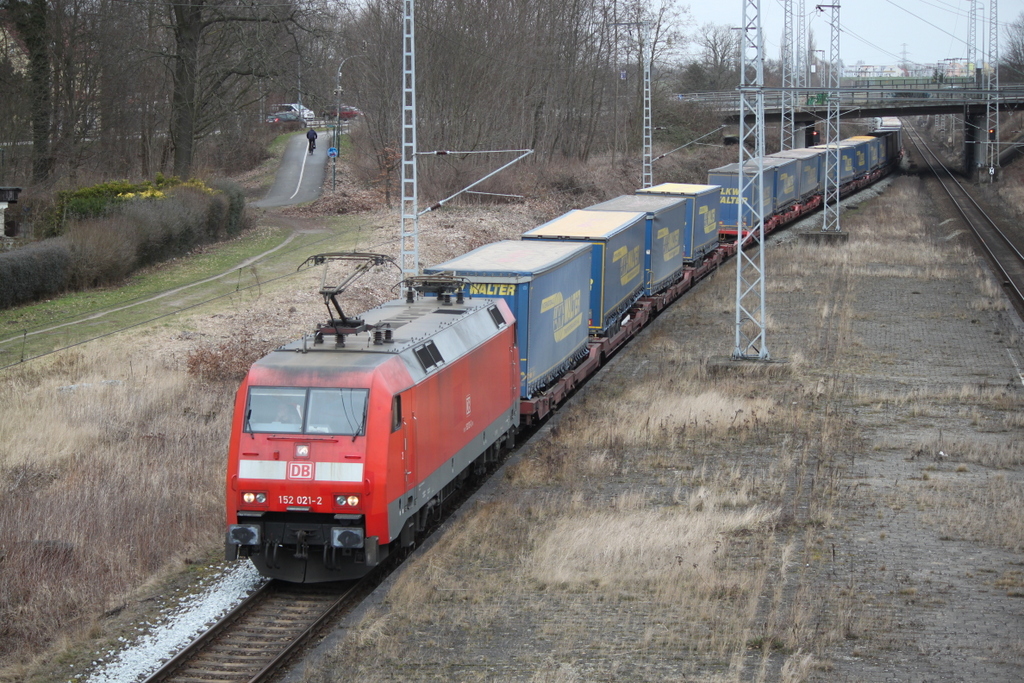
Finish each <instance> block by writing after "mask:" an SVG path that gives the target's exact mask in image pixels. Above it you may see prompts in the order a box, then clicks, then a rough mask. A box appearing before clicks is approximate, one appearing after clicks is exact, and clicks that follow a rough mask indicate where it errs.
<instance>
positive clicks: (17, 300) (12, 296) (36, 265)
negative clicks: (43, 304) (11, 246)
mask: <svg viewBox="0 0 1024 683" xmlns="http://www.w3.org/2000/svg"><path fill="white" fill-rule="evenodd" d="M71 264H72V259H71V252H70V250H69V249H68V245H67V243H66V242H65V241H64V240H60V239H54V240H47V241H45V242H39V243H36V244H30V245H28V246H27V247H24V248H22V249H17V250H15V251H9V252H5V253H2V254H0V307H2V308H10V307H11V306H17V305H18V304H21V303H24V302H26V301H33V300H35V299H42V298H44V297H47V296H53V295H54V294H58V293H60V292H61V291H63V290H64V288H65V287H66V286H67V283H68V281H69V280H70V279H71Z"/></svg>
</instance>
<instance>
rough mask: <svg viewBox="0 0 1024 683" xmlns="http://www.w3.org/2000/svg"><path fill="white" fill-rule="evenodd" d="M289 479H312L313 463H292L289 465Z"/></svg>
mask: <svg viewBox="0 0 1024 683" xmlns="http://www.w3.org/2000/svg"><path fill="white" fill-rule="evenodd" d="M288 478H289V479H312V478H313V463H311V462H290V463H288Z"/></svg>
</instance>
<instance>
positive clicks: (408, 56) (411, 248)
mask: <svg viewBox="0 0 1024 683" xmlns="http://www.w3.org/2000/svg"><path fill="white" fill-rule="evenodd" d="M403 4H404V6H405V12H404V16H403V17H402V27H403V28H402V228H401V229H402V232H401V239H402V259H401V264H400V265H401V266H402V276H403V277H409V276H410V275H416V274H418V273H419V270H420V230H419V223H420V217H419V210H418V209H419V204H418V199H417V197H418V196H419V192H418V188H417V186H416V184H417V178H416V175H417V174H416V29H415V22H414V21H413V15H414V9H415V7H414V5H415V2H414V0H403Z"/></svg>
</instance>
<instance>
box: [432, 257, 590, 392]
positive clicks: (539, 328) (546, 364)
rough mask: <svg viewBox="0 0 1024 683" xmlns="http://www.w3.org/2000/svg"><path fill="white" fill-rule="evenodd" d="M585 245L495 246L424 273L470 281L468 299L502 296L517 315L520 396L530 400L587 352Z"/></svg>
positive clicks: (587, 278)
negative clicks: (469, 297) (450, 274)
mask: <svg viewBox="0 0 1024 683" xmlns="http://www.w3.org/2000/svg"><path fill="white" fill-rule="evenodd" d="M590 254H591V247H590V245H589V244H577V243H571V242H563V243H551V242H547V241H544V242H541V241H536V240H534V241H521V242H514V241H505V242H493V243H491V244H487V245H484V246H482V247H480V248H479V249H474V250H473V251H471V252H469V253H468V254H463V255H462V256H458V257H456V258H453V259H452V260H450V261H446V262H445V263H442V264H440V265H436V266H432V267H430V268H424V269H423V272H424V273H426V274H428V275H435V274H438V273H454V274H455V275H457V276H459V277H463V278H466V279H467V280H469V282H470V285H469V295H470V296H485V297H491V298H497V297H501V298H503V299H505V301H507V302H508V306H509V308H510V309H512V313H513V314H514V315H515V316H516V340H517V342H518V344H519V359H520V360H519V378H520V392H521V395H522V397H523V398H530V397H532V396H533V395H534V394H536V393H537V391H538V390H540V389H542V388H544V387H545V386H546V385H547V384H549V383H550V382H551V381H552V380H553V379H556V378H557V377H559V376H561V374H562V373H563V372H565V371H566V370H567V369H568V368H569V367H571V366H572V365H573V363H574V362H575V361H577V360H578V359H579V358H581V357H583V356H584V355H586V353H587V339H588V330H587V320H588V319H589V317H590V314H589V310H588V304H589V301H590Z"/></svg>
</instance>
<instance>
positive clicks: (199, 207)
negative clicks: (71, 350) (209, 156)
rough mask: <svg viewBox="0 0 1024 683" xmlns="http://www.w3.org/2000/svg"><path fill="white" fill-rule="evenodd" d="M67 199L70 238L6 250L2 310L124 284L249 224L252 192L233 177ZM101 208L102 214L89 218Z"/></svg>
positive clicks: (125, 187)
mask: <svg viewBox="0 0 1024 683" xmlns="http://www.w3.org/2000/svg"><path fill="white" fill-rule="evenodd" d="M158 180H162V179H159V178H158ZM97 188H98V189H97ZM131 188H134V189H133V190H132V189H131ZM140 188H141V189H140ZM129 190H131V191H129ZM115 191H118V192H117V193H116V194H114V193H115ZM61 202H63V206H65V207H68V206H74V207H75V208H74V211H73V213H74V215H75V216H76V218H73V219H70V220H68V221H67V222H66V224H65V227H64V234H63V235H61V236H60V237H51V238H49V239H46V240H42V241H40V242H36V243H33V244H30V245H27V246H25V247H22V248H20V249H16V250H14V251H10V252H6V253H2V254H0V308H10V307H11V306H16V305H19V304H23V303H27V302H30V301H36V300H38V299H42V298H45V297H48V296H53V295H55V294H59V293H61V292H64V291H68V290H75V289H86V288H89V287H96V286H101V285H109V284H114V283H117V282H120V281H122V280H124V278H126V277H127V276H129V275H131V273H133V272H134V271H135V270H137V269H139V268H141V267H143V266H148V265H152V264H154V263H159V262H161V261H164V260H167V259H170V258H174V257H176V256H182V255H184V254H187V253H188V252H190V251H192V250H193V249H195V248H196V247H197V246H199V245H201V244H207V243H210V242H214V241H217V240H221V239H225V238H229V237H233V236H235V235H237V234H239V233H240V232H242V230H243V229H245V227H246V225H247V215H246V212H245V197H244V195H243V194H242V191H241V189H240V188H239V187H238V186H236V185H234V184H232V183H228V182H219V183H217V185H216V188H211V187H208V186H206V185H205V184H202V183H200V182H198V181H190V182H187V183H182V182H174V183H173V184H169V183H168V182H166V181H164V182H162V183H160V184H158V185H151V186H148V187H147V186H146V184H136V185H130V184H128V183H104V184H103V185H100V186H95V187H94V188H86V189H85V190H79V191H78V192H76V193H66V196H65V197H63V199H62V200H60V201H59V202H58V204H61ZM101 205H102V208H101V209H100V208H97V207H100V206H101ZM95 211H99V212H100V214H101V215H99V216H97V215H85V214H90V212H93V213H94V212H95Z"/></svg>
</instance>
